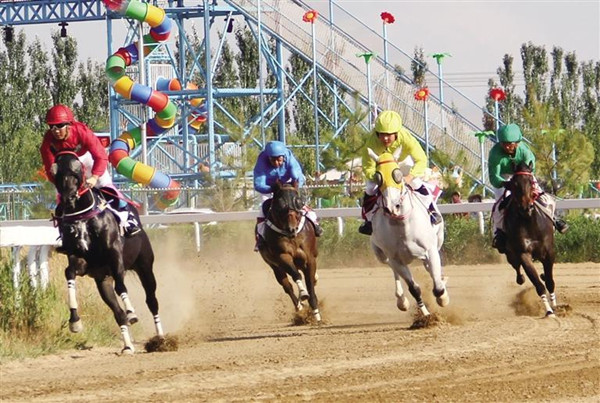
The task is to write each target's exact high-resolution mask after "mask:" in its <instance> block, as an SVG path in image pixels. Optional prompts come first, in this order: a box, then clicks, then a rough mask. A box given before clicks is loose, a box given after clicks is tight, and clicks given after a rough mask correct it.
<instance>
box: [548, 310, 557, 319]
mask: <svg viewBox="0 0 600 403" xmlns="http://www.w3.org/2000/svg"><path fill="white" fill-rule="evenodd" d="M546 317H547V318H556V315H555V314H554V312H552V311H548V312H546Z"/></svg>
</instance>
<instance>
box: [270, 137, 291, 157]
mask: <svg viewBox="0 0 600 403" xmlns="http://www.w3.org/2000/svg"><path fill="white" fill-rule="evenodd" d="M265 152H266V153H267V156H268V157H269V158H273V157H279V156H280V155H285V154H286V152H287V148H286V146H285V144H283V143H282V142H281V141H269V142H268V143H267V145H266V146H265Z"/></svg>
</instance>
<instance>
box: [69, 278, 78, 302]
mask: <svg viewBox="0 0 600 403" xmlns="http://www.w3.org/2000/svg"><path fill="white" fill-rule="evenodd" d="M67 291H68V295H69V308H70V309H77V292H76V291H75V280H68V281H67Z"/></svg>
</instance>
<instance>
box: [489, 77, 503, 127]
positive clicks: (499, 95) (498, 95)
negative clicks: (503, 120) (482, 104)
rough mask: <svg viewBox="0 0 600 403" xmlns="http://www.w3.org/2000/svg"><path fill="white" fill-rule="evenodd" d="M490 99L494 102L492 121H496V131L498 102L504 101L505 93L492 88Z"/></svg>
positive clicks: (498, 125) (498, 111)
mask: <svg viewBox="0 0 600 403" xmlns="http://www.w3.org/2000/svg"><path fill="white" fill-rule="evenodd" d="M490 98H492V99H493V100H494V120H495V121H496V131H498V129H499V128H500V105H499V102H500V101H504V100H505V99H506V92H504V90H503V89H502V88H499V87H498V88H492V89H491V90H490Z"/></svg>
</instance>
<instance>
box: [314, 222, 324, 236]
mask: <svg viewBox="0 0 600 403" xmlns="http://www.w3.org/2000/svg"><path fill="white" fill-rule="evenodd" d="M314 227H315V236H316V237H320V236H321V235H323V228H322V227H321V226H320V225H319V224H314Z"/></svg>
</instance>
